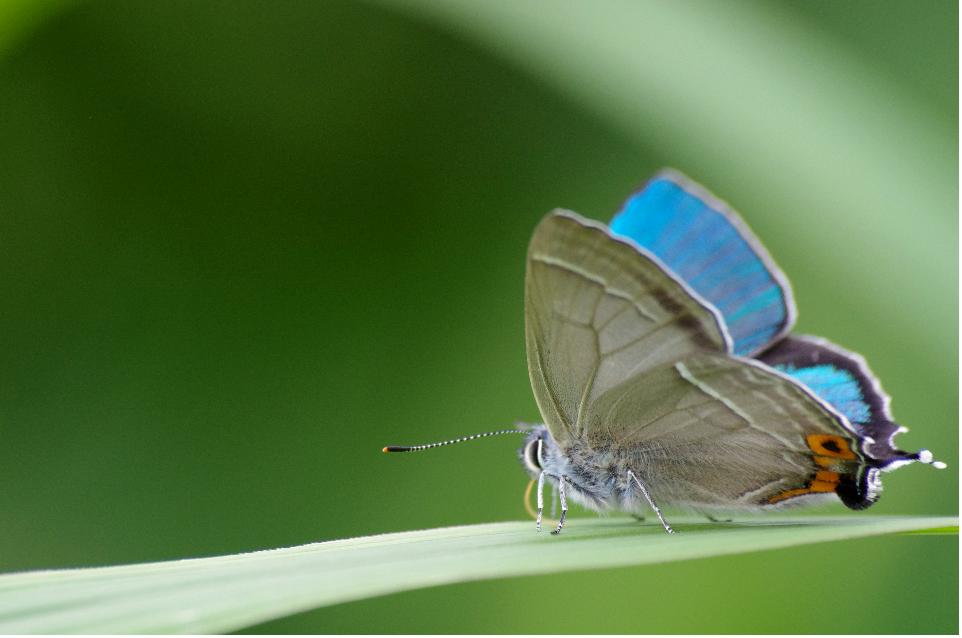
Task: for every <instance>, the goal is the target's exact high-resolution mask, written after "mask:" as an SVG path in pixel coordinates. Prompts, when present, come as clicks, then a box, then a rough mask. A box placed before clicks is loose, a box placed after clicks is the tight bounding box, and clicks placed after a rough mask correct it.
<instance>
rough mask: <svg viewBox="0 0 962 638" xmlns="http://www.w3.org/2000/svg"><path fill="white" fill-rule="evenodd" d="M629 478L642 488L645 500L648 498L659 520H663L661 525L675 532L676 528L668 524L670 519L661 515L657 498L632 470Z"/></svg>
mask: <svg viewBox="0 0 962 638" xmlns="http://www.w3.org/2000/svg"><path fill="white" fill-rule="evenodd" d="M628 478H629V479H631V480H632V481H634V483H635V485H637V486H638V489H640V490H641V493H642V494H643V495H644V496H645V500H647V501H648V504H649V505H651V509H653V510H655V514H657V515H658V520H659V521H661V525H662V527H664V528H665V531H666V532H668V533H669V534H674V533H675V530H673V529H672V528H671V525H669V524H668V521H666V520H665V517H664V516H662V515H661V510H660V509H658V506H657V505H655V500H654V499H653V498H651V494H649V493H648V490H647V489H646V488H645V486H644V485H643V484H642V483H641V481H639V480H638V477H637V476H635V473H634V472H632V471H631V470H628Z"/></svg>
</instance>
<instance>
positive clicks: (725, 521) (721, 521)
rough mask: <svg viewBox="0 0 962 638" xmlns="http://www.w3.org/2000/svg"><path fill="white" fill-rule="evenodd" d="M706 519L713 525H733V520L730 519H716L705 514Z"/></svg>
mask: <svg viewBox="0 0 962 638" xmlns="http://www.w3.org/2000/svg"><path fill="white" fill-rule="evenodd" d="M705 518H707V519H708V520H710V521H711V522H712V523H731V522H732V519H730V518H715V517H714V516H712V515H711V514H705Z"/></svg>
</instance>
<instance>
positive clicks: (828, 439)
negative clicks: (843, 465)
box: [805, 434, 856, 459]
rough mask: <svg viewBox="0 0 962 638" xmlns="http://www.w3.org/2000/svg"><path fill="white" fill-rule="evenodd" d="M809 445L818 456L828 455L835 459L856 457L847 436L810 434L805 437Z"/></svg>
mask: <svg viewBox="0 0 962 638" xmlns="http://www.w3.org/2000/svg"><path fill="white" fill-rule="evenodd" d="M805 440H806V441H808V447H809V448H811V450H812V452H815V454H816V456H828V457H831V458H835V459H854V458H856V456H855V452H853V451H852V447H851V445H849V442H848V440H847V439H845V437H842V436H839V435H837V434H809V435H808V436H807V437H805Z"/></svg>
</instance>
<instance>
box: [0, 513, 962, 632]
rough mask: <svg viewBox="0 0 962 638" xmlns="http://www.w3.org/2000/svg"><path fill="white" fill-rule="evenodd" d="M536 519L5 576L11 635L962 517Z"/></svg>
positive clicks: (135, 628) (164, 625) (131, 626)
mask: <svg viewBox="0 0 962 638" xmlns="http://www.w3.org/2000/svg"><path fill="white" fill-rule="evenodd" d="M533 527H534V526H533V524H532V523H530V522H525V523H518V522H511V523H491V524H486V525H473V526H465V527H448V528H440V529H432V530H424V531H416V532H403V533H397V534H384V535H379V536H368V537H363V538H353V539H347V540H338V541H329V542H324V543H314V544H310V545H302V546H299V547H290V548H285V549H275V550H269V551H261V552H253V553H248V554H236V555H231V556H218V557H213V558H200V559H189V560H179V561H170V562H163V563H145V564H139V565H123V566H117V567H101V568H88V569H75V570H55V571H39V572H25V573H14V574H7V575H3V576H0V633H117V632H121V633H142V632H161V633H175V632H187V633H208V632H225V631H231V630H235V629H239V628H242V627H245V626H249V625H252V624H256V623H258V622H263V621H266V620H269V619H272V618H278V617H281V616H285V615H288V614H292V613H296V612H299V611H305V610H308V609H312V608H315V607H321V606H325V605H332V604H335V603H341V602H346V601H350V600H358V599H361V598H368V597H372V596H378V595H383V594H388V593H392V592H399V591H404V590H409V589H415V588H419V587H429V586H433V585H444V584H449V583H456V582H466V581H473V580H483V579H490V578H504V577H510V576H522V575H533V574H548V573H555V572H562V571H569V570H581V569H597V568H603V567H624V566H631V565H643V564H649V563H660V562H668V561H677V560H689V559H696V558H705V557H710V556H723V555H727V554H738V553H746V552H755V551H760V550H766V549H777V548H784V547H791V546H795V545H804V544H810V543H819V542H826V541H834V540H844V539H853V538H859V537H865V536H875V535H880V534H892V533H904V532H918V531H925V530H940V531H945V530H948V529H952V528H956V529H957V527H958V519H956V518H948V517H924V518H919V517H849V518H835V519H829V518H765V519H758V520H754V521H749V522H738V523H734V524H711V523H705V522H703V521H698V522H695V521H689V522H687V523H686V522H682V523H681V525H679V530H680V532H681V533H680V534H678V535H676V536H668V535H666V534H665V533H664V532H663V531H662V529H661V526H660V525H654V524H647V525H640V524H639V523H637V522H636V521H634V520H631V519H578V520H576V521H575V522H574V524H572V525H571V526H570V528H569V529H567V530H565V534H563V535H562V536H560V537H553V536H550V535H548V534H537V533H536V532H535V531H534V529H533ZM902 542H921V541H918V540H910V539H905V540H904V541H902Z"/></svg>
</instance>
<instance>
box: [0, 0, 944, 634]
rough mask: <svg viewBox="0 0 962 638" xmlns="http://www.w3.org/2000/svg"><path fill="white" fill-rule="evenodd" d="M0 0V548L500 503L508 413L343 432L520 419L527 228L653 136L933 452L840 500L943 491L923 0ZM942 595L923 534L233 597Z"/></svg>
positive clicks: (219, 542)
mask: <svg viewBox="0 0 962 638" xmlns="http://www.w3.org/2000/svg"><path fill="white" fill-rule="evenodd" d="M0 4H2V5H3V6H2V8H0V309H2V311H0V511H2V521H3V522H2V524H0V570H2V571H12V570H22V569H33V568H43V567H60V566H87V565H104V564H112V563H124V562H133V561H148V560H162V559H173V558H180V557H188V556H204V555H212V554H222V553H230V552H238V551H244V550H251V549H258V548H268V547H278V546H284V545H293V544H298V543H305V542H309V541H315V540H323V539H332V538H340V537H346V536H358V535H364V534H372V533H377V532H387V531H397V530H407V529H414V528H426V527H435V526H442V525H453V524H461V523H476V522H486V521H495V520H510V519H519V518H523V517H524V513H523V510H522V505H521V495H522V491H523V489H524V486H525V482H526V479H525V476H524V474H523V472H522V471H521V470H520V469H519V467H518V464H517V461H516V459H515V458H514V453H515V452H514V450H515V447H516V444H517V441H515V440H513V439H510V438H502V439H492V440H487V441H483V442H479V443H477V444H473V445H465V446H461V447H458V448H451V449H444V450H439V451H436V452H433V453H432V454H430V455H428V454H426V455H424V456H417V457H413V456H406V457H396V458H391V457H386V456H384V455H382V454H380V452H379V450H380V448H381V446H383V445H385V444H388V443H397V444H400V443H416V442H429V441H433V440H438V439H445V438H450V437H453V436H456V435H462V434H469V433H473V432H478V431H484V430H488V429H493V428H500V427H505V426H510V425H511V424H512V423H513V422H514V421H515V420H527V421H535V420H537V418H538V415H537V408H536V406H535V404H534V401H533V399H532V396H531V392H530V388H529V385H528V379H527V371H526V368H525V357H524V340H523V325H522V322H523V317H522V283H523V273H524V261H523V260H524V254H525V249H526V243H527V241H528V238H529V234H530V232H531V230H532V228H533V227H534V225H535V223H536V222H537V220H538V219H539V218H540V217H541V215H543V214H544V213H545V212H547V211H548V210H550V209H552V208H554V207H565V208H569V209H573V210H576V211H579V212H581V213H583V214H585V215H588V216H592V217H595V218H598V219H607V218H608V217H609V216H610V215H611V214H612V213H613V212H614V211H615V210H616V208H617V206H618V205H619V203H620V201H621V200H622V199H623V198H624V197H625V196H626V195H627V194H628V193H629V192H630V191H631V190H632V189H634V188H635V187H636V186H637V185H639V184H640V183H641V182H642V181H643V180H644V179H646V178H647V177H648V176H650V175H651V174H652V173H653V172H654V171H655V170H657V169H658V168H660V167H662V166H665V165H668V166H675V167H676V168H679V169H681V170H683V171H685V172H686V173H688V174H689V175H691V176H692V177H693V178H695V179H696V180H698V181H701V182H702V183H704V184H705V185H706V186H707V187H709V188H710V189H712V190H713V191H715V192H716V193H717V194H718V195H720V196H721V197H723V198H725V199H727V200H729V201H730V202H732V204H733V205H734V206H735V207H736V208H737V209H739V210H740V211H741V212H742V214H743V216H744V217H745V218H746V219H747V220H748V221H749V223H750V224H751V225H752V226H753V228H754V229H755V231H756V232H757V234H758V235H759V236H760V237H761V238H762V240H763V241H764V242H765V244H766V245H767V246H768V248H769V249H770V251H771V252H772V253H773V255H774V256H775V258H776V259H777V261H778V262H779V264H780V265H781V266H782V268H783V269H784V270H785V271H786V272H787V273H788V275H789V276H790V277H791V279H792V282H793V285H794V288H795V292H796V298H797V301H798V304H799V309H800V315H801V316H800V320H799V323H798V326H797V330H798V331H800V332H809V333H815V334H821V335H825V336H827V337H829V338H831V339H832V340H834V341H836V342H839V343H841V344H843V345H845V346H847V347H849V348H852V349H854V350H857V351H860V352H862V353H864V354H865V355H866V357H867V358H868V360H869V362H870V363H871V365H872V366H873V368H874V369H875V371H876V372H877V373H878V374H879V376H880V377H881V379H882V381H883V383H884V385H885V388H886V390H887V391H888V392H889V393H890V394H892V395H893V397H894V404H893V407H894V411H895V413H896V416H897V418H898V419H899V420H900V421H901V422H903V423H905V424H907V425H909V426H910V427H911V428H912V432H911V433H909V434H906V435H903V436H902V437H901V438H900V439H899V441H900V443H901V444H902V445H903V446H904V447H906V448H908V449H917V448H919V447H923V446H924V447H928V448H931V449H932V450H933V451H934V452H936V455H937V457H938V458H941V459H942V460H944V461H946V462H948V463H949V468H950V469H949V470H947V471H944V472H935V471H933V470H932V469H931V468H927V467H920V466H912V467H909V468H906V469H903V470H900V471H898V472H896V473H894V474H890V475H887V476H886V480H885V486H886V492H885V494H884V496H883V498H882V500H881V501H880V503H879V504H878V505H877V506H875V507H874V508H873V509H872V510H870V514H954V513H956V512H957V504H958V469H957V468H958V467H959V465H958V413H957V406H958V392H957V390H958V358H957V352H958V337H957V327H958V278H957V272H958V249H957V241H956V239H957V237H958V221H957V202H958V185H957V171H958V154H957V140H958V120H957V115H958V99H957V96H958V82H957V78H958V67H957V59H958V45H957V38H958V32H957V24H958V8H957V5H956V4H955V3H953V2H951V1H948V0H945V1H931V0H929V1H925V2H911V3H909V2H900V1H891V2H881V1H871V2H869V1H864V0H859V1H849V2H837V1H833V0H815V1H802V0H793V1H789V2H777V3H776V2H742V1H738V2H729V3H716V2H708V1H704V2H677V3H675V2H672V3H668V2H660V3H655V2H649V3H618V2H609V3H508V2H492V3H476V4H474V3H469V2H460V1H459V2H448V3H441V2H433V1H431V0H418V1H417V2H411V3H400V2H398V3H394V2H388V1H386V0H385V1H384V2H376V3H370V4H368V3H356V2H347V1H343V2H342V1H339V0H331V1H325V2H306V1H299V2H298V1H286V2H280V3H267V2H219V1H213V0H209V1H207V2H200V3H194V2H185V1H178V2H166V3H151V2H146V1H140V2H127V1H120V0H115V1H104V2H74V3H63V4H62V3H57V2H31V1H29V0H27V1H24V2H13V1H12V0H6V2H5V3H0ZM820 511H821V513H830V514H832V515H846V514H847V512H846V510H845V509H844V507H842V506H841V505H835V506H831V505H830V506H826V507H824V508H822V510H820ZM581 515H589V514H581ZM851 515H853V516H858V515H859V514H855V513H852V514H851ZM571 524H572V525H577V524H578V523H577V520H576V519H575V520H573V521H572V523H571ZM532 533H534V531H533V525H532ZM958 593H959V592H958V539H957V538H956V537H952V536H945V537H887V538H877V539H870V540H862V541H856V542H845V543H835V544H829V545H820V546H815V547H803V548H796V549H791V550H784V551H777V552H766V553H762V554H755V555H747V556H737V557H725V558H714V559H708V560H701V561H694V562H686V563H675V564H667V565H659V566H649V567H640V568H625V569H617V570H608V571H596V572H590V573H569V574H564V575H561V576H551V577H537V578H522V579H515V580H510V581H492V582H485V583H474V584H466V585H458V586H453V587H446V588H440V589H430V590H423V591H417V592H410V593H404V594H398V595H392V596H387V597H383V598H378V599H374V600H369V601H362V602H357V603H351V604H345V605H340V606H337V607H332V608H328V609H322V610H317V611H313V612H309V613H305V614H301V615H298V616H294V617H291V618H287V619H283V620H280V621H276V622H272V623H269V624H266V625H261V626H258V627H256V628H254V630H255V631H263V632H320V633H327V632H400V633H406V632H415V633H416V632H428V633H430V632H459V633H460V632H469V633H479V632H480V633H484V632H491V633H505V632H508V633H512V632H586V633H594V632H600V633H604V632H629V633H634V632H667V633H674V632H704V631H708V632H789V633H805V632H824V633H849V632H853V633H902V632H907V633H956V632H957V631H958Z"/></svg>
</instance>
